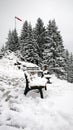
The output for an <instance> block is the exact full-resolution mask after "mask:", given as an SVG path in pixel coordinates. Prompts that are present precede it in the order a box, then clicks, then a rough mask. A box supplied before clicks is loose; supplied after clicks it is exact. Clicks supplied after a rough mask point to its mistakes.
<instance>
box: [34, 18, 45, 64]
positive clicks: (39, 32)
mask: <svg viewBox="0 0 73 130" xmlns="http://www.w3.org/2000/svg"><path fill="white" fill-rule="evenodd" d="M34 34H35V39H36V41H37V45H38V55H39V58H40V63H42V60H43V44H44V40H45V27H44V23H43V21H42V19H40V18H38V19H37V23H36V26H35V29H34ZM40 63H39V64H40Z"/></svg>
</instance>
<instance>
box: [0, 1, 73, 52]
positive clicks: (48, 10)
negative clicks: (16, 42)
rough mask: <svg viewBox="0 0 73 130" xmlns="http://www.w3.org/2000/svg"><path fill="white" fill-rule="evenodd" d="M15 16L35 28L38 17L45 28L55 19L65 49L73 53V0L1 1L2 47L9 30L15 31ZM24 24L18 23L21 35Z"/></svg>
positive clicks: (0, 38)
mask: <svg viewBox="0 0 73 130" xmlns="http://www.w3.org/2000/svg"><path fill="white" fill-rule="evenodd" d="M15 16H17V17H19V18H21V19H22V20H23V22H24V21H25V20H28V21H29V22H31V24H32V25H33V26H34V25H35V23H36V20H37V19H38V17H40V18H41V19H42V20H43V22H44V24H45V26H46V25H47V24H48V21H49V20H50V19H51V20H52V19H54V18H55V20H56V23H57V26H58V28H59V31H61V35H62V37H63V41H64V46H65V48H67V49H68V50H69V51H70V52H71V51H72V52H73V0H0V46H1V45H2V44H3V43H4V42H5V41H6V38H7V36H8V32H9V29H11V30H12V29H14V27H15V21H14V17H15ZM23 22H20V21H17V22H16V24H17V31H18V32H19V33H20V32H21V29H22V25H23Z"/></svg>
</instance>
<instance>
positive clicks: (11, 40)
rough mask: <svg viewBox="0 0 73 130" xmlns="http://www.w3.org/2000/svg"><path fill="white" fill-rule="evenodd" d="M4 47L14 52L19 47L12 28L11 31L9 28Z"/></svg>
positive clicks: (15, 33)
mask: <svg viewBox="0 0 73 130" xmlns="http://www.w3.org/2000/svg"><path fill="white" fill-rule="evenodd" d="M5 48H6V49H7V50H11V51H14V52H15V51H16V50H18V49H19V48H20V46H19V40H18V34H17V31H16V29H14V30H13V31H10V30H9V34H8V40H7V42H6V47H5Z"/></svg>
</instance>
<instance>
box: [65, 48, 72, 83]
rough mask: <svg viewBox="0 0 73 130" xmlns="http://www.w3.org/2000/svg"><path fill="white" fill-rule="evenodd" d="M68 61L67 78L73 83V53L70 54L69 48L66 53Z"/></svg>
mask: <svg viewBox="0 0 73 130" xmlns="http://www.w3.org/2000/svg"><path fill="white" fill-rule="evenodd" d="M65 61H66V79H67V81H68V82H71V83H73V55H72V53H71V54H69V52H68V50H66V55H65Z"/></svg>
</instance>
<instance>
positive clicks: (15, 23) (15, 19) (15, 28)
mask: <svg viewBox="0 0 73 130" xmlns="http://www.w3.org/2000/svg"><path fill="white" fill-rule="evenodd" d="M14 21H15V29H16V18H14Z"/></svg>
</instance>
